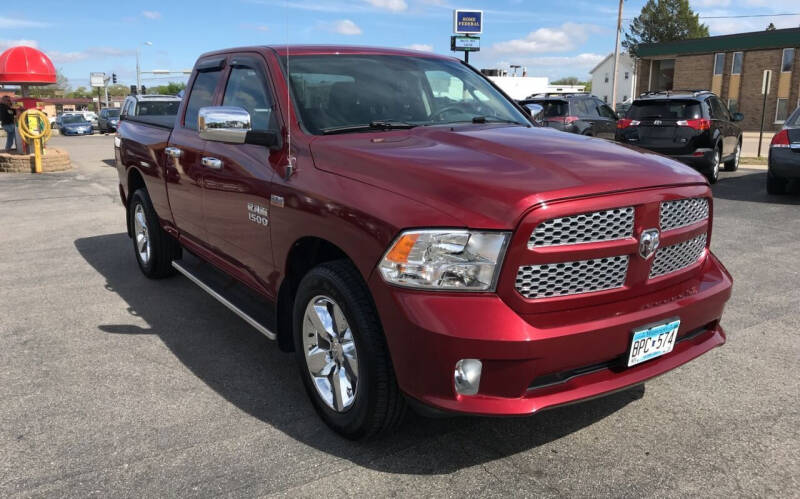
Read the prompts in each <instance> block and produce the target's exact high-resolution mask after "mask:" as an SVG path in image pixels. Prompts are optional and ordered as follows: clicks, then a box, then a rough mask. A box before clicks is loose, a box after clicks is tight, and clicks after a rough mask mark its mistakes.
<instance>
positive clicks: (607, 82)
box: [606, 73, 608, 83]
mask: <svg viewBox="0 0 800 499" xmlns="http://www.w3.org/2000/svg"><path fill="white" fill-rule="evenodd" d="M606 83H608V73H606Z"/></svg>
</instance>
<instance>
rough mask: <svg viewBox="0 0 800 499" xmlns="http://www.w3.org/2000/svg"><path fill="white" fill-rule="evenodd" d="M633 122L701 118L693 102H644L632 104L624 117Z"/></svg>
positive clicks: (697, 107)
mask: <svg viewBox="0 0 800 499" xmlns="http://www.w3.org/2000/svg"><path fill="white" fill-rule="evenodd" d="M625 117H626V118H630V119H633V120H647V119H665V120H695V119H698V118H702V117H703V113H702V111H701V109H700V103H699V102H698V101H695V100H650V101H648V100H644V101H638V102H634V103H633V105H631V108H630V109H628V112H627V113H626V115H625Z"/></svg>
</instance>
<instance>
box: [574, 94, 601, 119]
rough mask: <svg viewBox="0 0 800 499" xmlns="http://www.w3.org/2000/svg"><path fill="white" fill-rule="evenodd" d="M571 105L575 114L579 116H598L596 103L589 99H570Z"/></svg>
mask: <svg viewBox="0 0 800 499" xmlns="http://www.w3.org/2000/svg"><path fill="white" fill-rule="evenodd" d="M572 106H573V107H574V108H575V114H577V115H578V116H580V117H581V118H597V117H598V116H600V115H599V114H598V112H597V105H596V104H595V103H594V101H593V100H591V99H577V100H574V101H572Z"/></svg>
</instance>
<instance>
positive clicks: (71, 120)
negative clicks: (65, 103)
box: [61, 114, 86, 125]
mask: <svg viewBox="0 0 800 499" xmlns="http://www.w3.org/2000/svg"><path fill="white" fill-rule="evenodd" d="M61 123H66V124H67V125H72V124H75V123H86V118H84V117H83V116H81V115H79V114H68V115H66V116H64V117H62V118H61Z"/></svg>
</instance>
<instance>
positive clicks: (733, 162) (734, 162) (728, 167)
mask: <svg viewBox="0 0 800 499" xmlns="http://www.w3.org/2000/svg"><path fill="white" fill-rule="evenodd" d="M741 157H742V143H741V142H739V143H738V144H736V151H734V153H733V159H729V160H728V161H726V162H725V171H726V172H735V171H736V170H738V169H739V159H740V158H741Z"/></svg>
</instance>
